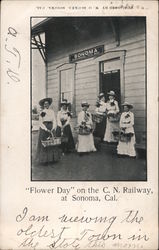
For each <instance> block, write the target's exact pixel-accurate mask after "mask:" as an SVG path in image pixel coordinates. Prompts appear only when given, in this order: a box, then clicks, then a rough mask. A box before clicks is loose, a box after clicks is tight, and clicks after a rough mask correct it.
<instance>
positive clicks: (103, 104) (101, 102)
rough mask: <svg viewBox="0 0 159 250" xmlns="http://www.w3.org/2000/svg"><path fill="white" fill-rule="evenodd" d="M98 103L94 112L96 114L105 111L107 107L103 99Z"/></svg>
mask: <svg viewBox="0 0 159 250" xmlns="http://www.w3.org/2000/svg"><path fill="white" fill-rule="evenodd" d="M99 104H100V106H99V107H97V108H96V109H95V112H96V113H98V114H102V113H104V112H106V108H107V105H106V103H105V102H103V101H100V102H99Z"/></svg>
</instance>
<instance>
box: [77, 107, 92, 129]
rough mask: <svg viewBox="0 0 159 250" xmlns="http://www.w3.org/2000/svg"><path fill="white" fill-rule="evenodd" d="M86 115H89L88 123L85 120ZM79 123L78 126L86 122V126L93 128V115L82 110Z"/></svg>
mask: <svg viewBox="0 0 159 250" xmlns="http://www.w3.org/2000/svg"><path fill="white" fill-rule="evenodd" d="M86 114H88V116H87V117H88V121H86V120H85V115H86ZM77 122H78V126H80V125H81V123H82V122H85V123H86V125H87V126H88V127H90V128H91V127H92V125H93V122H92V116H91V113H90V112H88V111H86V112H85V111H83V110H82V111H81V112H80V113H79V114H78V119H77Z"/></svg>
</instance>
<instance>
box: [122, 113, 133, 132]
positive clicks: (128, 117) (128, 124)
mask: <svg viewBox="0 0 159 250" xmlns="http://www.w3.org/2000/svg"><path fill="white" fill-rule="evenodd" d="M133 126H134V114H133V113H132V112H131V111H128V112H123V113H122V114H121V117H120V128H126V129H125V132H126V133H134V128H133Z"/></svg>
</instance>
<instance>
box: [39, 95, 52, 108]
mask: <svg viewBox="0 0 159 250" xmlns="http://www.w3.org/2000/svg"><path fill="white" fill-rule="evenodd" d="M45 102H48V103H49V105H51V103H52V98H49V97H46V98H43V99H41V100H40V101H39V105H40V106H41V107H42V106H44V103H45Z"/></svg>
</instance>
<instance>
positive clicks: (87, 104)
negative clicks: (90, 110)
mask: <svg viewBox="0 0 159 250" xmlns="http://www.w3.org/2000/svg"><path fill="white" fill-rule="evenodd" d="M81 106H82V107H89V103H88V102H86V101H83V102H81Z"/></svg>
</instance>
